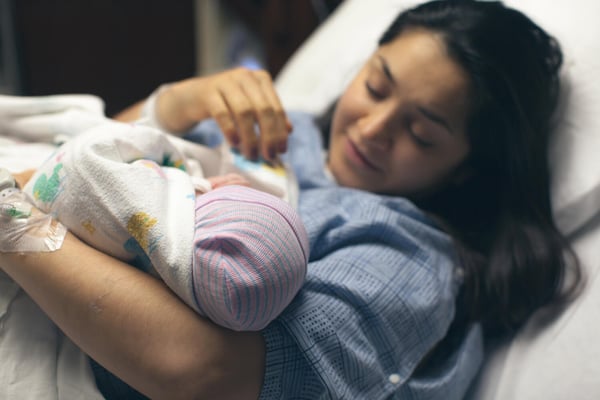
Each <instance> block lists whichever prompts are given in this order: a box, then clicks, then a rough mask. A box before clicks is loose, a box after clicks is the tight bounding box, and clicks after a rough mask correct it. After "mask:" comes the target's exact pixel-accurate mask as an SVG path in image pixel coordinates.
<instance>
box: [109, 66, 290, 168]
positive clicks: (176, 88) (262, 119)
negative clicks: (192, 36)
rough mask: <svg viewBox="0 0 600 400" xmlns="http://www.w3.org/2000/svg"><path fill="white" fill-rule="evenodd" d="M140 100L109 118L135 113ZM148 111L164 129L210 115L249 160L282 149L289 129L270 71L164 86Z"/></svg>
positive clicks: (132, 117) (271, 156)
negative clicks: (152, 111)
mask: <svg viewBox="0 0 600 400" xmlns="http://www.w3.org/2000/svg"><path fill="white" fill-rule="evenodd" d="M144 104H145V103H144V102H143V101H142V102H139V103H137V104H134V105H133V106H131V107H129V108H128V109H126V110H124V111H123V112H121V113H119V114H117V115H116V116H115V119H117V120H120V121H133V120H135V119H137V118H139V117H140V116H141V113H142V109H143V107H144ZM154 112H155V117H156V120H157V121H159V123H160V125H162V126H163V127H164V128H165V129H166V130H168V131H169V132H186V131H188V130H189V129H190V128H192V127H193V126H194V125H195V124H196V123H198V122H199V121H203V120H205V119H207V118H214V119H215V121H216V122H217V124H218V125H219V127H220V128H221V130H222V131H223V134H224V135H225V137H226V138H227V139H228V141H229V142H230V143H231V145H233V146H234V147H238V148H239V149H240V150H241V152H242V153H243V154H244V155H245V156H246V157H248V158H250V159H254V158H256V157H257V156H258V155H259V154H260V155H262V157H263V158H265V159H267V160H273V159H274V158H275V157H276V156H277V154H279V153H283V152H285V151H286V149H287V137H288V134H289V133H290V131H291V129H292V126H291V123H290V121H289V119H288V118H287V116H286V113H285V111H284V110H283V106H282V105H281V102H280V100H279V96H278V95H277V93H276V92H275V88H274V86H273V82H272V80H271V76H270V75H269V74H268V72H266V71H262V70H258V71H255V70H249V69H245V68H236V69H232V70H227V71H224V72H221V73H218V74H215V75H209V76H205V77H195V78H190V79H185V80H182V81H179V82H176V83H173V84H171V85H168V86H165V87H164V88H163V90H160V91H159V92H158V96H157V98H156V103H155V109H154ZM257 128H258V133H259V134H258V135H257V134H256V129H257Z"/></svg>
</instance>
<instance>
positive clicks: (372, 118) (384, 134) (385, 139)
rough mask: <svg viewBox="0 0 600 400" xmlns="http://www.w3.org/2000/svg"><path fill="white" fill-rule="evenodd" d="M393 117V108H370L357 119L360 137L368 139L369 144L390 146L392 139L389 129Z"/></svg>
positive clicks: (392, 135) (391, 131)
mask: <svg viewBox="0 0 600 400" xmlns="http://www.w3.org/2000/svg"><path fill="white" fill-rule="evenodd" d="M393 117H394V110H391V109H387V110H386V109H378V110H371V111H370V112H369V113H368V114H366V115H364V116H363V117H362V118H360V119H359V120H358V123H357V128H358V133H359V134H360V137H361V139H363V140H366V141H369V142H370V143H371V145H376V146H380V147H390V146H391V144H392V142H393V139H394V134H393V130H392V129H391V127H392V125H393V124H392V120H393Z"/></svg>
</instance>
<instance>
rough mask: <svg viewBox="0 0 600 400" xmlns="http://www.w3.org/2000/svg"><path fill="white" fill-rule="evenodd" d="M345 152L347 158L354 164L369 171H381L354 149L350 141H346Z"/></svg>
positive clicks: (356, 148)
mask: <svg viewBox="0 0 600 400" xmlns="http://www.w3.org/2000/svg"><path fill="white" fill-rule="evenodd" d="M346 151H347V154H348V156H349V158H350V159H351V160H352V161H353V162H354V163H355V164H359V165H362V166H364V167H367V168H368V169H370V170H373V171H377V172H382V171H383V170H382V169H381V168H379V167H378V166H377V165H375V164H374V163H373V162H372V161H371V160H369V159H368V158H367V157H366V156H365V155H364V154H363V153H362V152H361V151H360V150H359V149H358V147H356V145H355V144H354V142H352V140H350V139H348V140H346Z"/></svg>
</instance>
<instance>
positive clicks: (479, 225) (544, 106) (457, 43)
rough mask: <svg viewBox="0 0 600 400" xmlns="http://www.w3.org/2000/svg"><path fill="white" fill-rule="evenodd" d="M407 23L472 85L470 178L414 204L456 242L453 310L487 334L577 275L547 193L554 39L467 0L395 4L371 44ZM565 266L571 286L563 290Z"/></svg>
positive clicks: (490, 5)
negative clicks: (458, 283)
mask: <svg viewBox="0 0 600 400" xmlns="http://www.w3.org/2000/svg"><path fill="white" fill-rule="evenodd" d="M415 28H424V29H427V30H429V31H432V32H434V33H436V34H439V35H440V37H441V38H443V40H444V43H445V45H446V49H447V51H448V54H449V56H450V57H451V58H452V59H453V60H455V61H456V62H457V63H458V64H459V65H461V66H462V67H463V68H464V70H465V71H466V72H467V73H468V75H469V76H470V80H471V82H470V83H471V86H472V93H473V105H472V109H471V112H470V115H469V117H468V121H467V137H468V140H469V143H470V145H471V153H470V155H469V157H468V160H467V163H468V165H469V167H470V170H472V171H473V172H474V173H473V176H472V177H471V178H470V179H468V180H467V181H466V182H464V183H463V184H461V185H453V186H450V187H448V188H446V189H444V190H442V192H441V193H436V194H435V195H433V196H431V197H430V198H428V199H425V200H423V201H419V202H418V204H419V205H420V206H421V207H422V208H423V209H425V210H426V211H428V212H430V213H432V214H434V215H435V216H437V217H439V218H440V219H441V220H442V221H443V223H444V225H445V226H446V227H447V229H448V230H449V231H450V232H451V233H452V234H453V237H454V238H455V241H456V243H457V245H458V249H459V256H460V260H461V263H462V266H463V270H464V272H465V285H463V292H462V293H461V296H460V297H459V301H460V302H462V304H461V306H460V307H459V309H462V310H466V314H465V315H466V319H467V320H478V321H482V322H483V325H484V327H485V328H486V331H487V332H488V333H489V334H500V333H505V332H507V331H512V330H515V329H516V328H518V327H519V326H521V325H522V324H523V323H524V321H525V320H526V319H527V318H528V317H529V316H530V315H531V314H532V313H533V312H534V311H535V310H537V309H538V308H540V307H541V306H543V305H546V304H549V303H554V304H558V303H560V302H564V300H565V299H567V298H568V297H569V295H570V294H572V293H573V292H574V290H575V287H576V286H577V283H578V282H579V281H580V268H579V265H578V263H577V260H576V257H575V255H574V253H573V252H572V251H571V249H570V247H569V244H568V242H567V240H566V239H565V238H564V237H563V235H562V234H561V233H560V232H559V231H558V229H557V228H556V226H555V224H554V221H553V219H552V209H551V201H550V178H549V167H548V159H547V154H548V141H549V136H550V131H551V117H552V114H553V112H554V109H555V108H556V105H557V101H558V93H559V70H560V67H561V64H562V53H561V50H560V46H559V44H558V43H557V41H556V40H555V39H554V38H553V37H551V36H550V35H548V34H547V33H546V32H544V30H542V29H541V28H540V27H538V26H537V25H536V24H535V23H534V22H532V21H531V20H530V19H529V18H528V17H526V16H525V15H523V14H522V13H520V12H518V11H516V10H513V9H510V8H507V7H505V6H504V5H502V4H501V3H500V2H489V1H485V2H484V1H472V0H471V1H468V0H455V1H451V0H448V1H433V2H429V3H425V4H422V5H419V6H417V7H415V8H413V9H410V10H408V11H405V12H403V13H402V14H400V15H399V16H398V17H397V19H396V20H395V21H394V22H393V23H392V25H391V26H390V28H389V29H388V30H387V31H386V32H385V33H384V35H383V36H382V38H381V40H380V44H385V43H388V42H390V41H392V40H393V39H395V38H396V37H397V36H398V35H399V34H401V33H402V32H403V31H406V30H409V29H415ZM567 255H569V257H567ZM570 260H573V263H571V262H570ZM570 265H572V266H573V268H574V271H575V274H574V276H575V279H574V280H573V282H574V284H573V285H571V286H570V287H568V288H565V285H564V284H563V283H564V276H565V273H566V269H567V266H570Z"/></svg>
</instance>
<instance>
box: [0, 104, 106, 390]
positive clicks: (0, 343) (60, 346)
mask: <svg viewBox="0 0 600 400" xmlns="http://www.w3.org/2000/svg"><path fill="white" fill-rule="evenodd" d="M51 100H52V102H53V104H57V105H59V106H58V107H57V108H56V109H55V110H54V111H53V113H52V114H53V116H54V118H55V120H57V121H59V122H60V124H63V123H65V124H66V125H71V126H73V127H76V126H77V123H76V121H74V119H73V118H74V117H75V116H78V115H81V113H82V112H83V113H85V114H87V113H88V112H89V113H91V114H92V115H97V116H101V113H102V107H101V102H100V100H99V99H93V98H90V97H88V96H61V97H56V98H53V99H51ZM0 103H1V101H0ZM86 104H87V105H91V107H87V106H82V105H86ZM27 110H28V111H26V112H34V110H35V109H34V108H32V107H27ZM73 110H77V111H76V112H73ZM0 114H1V112H0ZM4 117H6V116H4ZM56 117H58V119H56ZM0 120H3V121H4V122H5V121H6V119H2V118H0ZM36 121H38V120H37V119H31V120H29V119H26V120H25V121H24V125H23V124H21V125H19V126H8V125H6V124H4V123H3V122H0V167H3V168H7V169H8V170H10V171H12V172H19V171H23V170H26V169H30V168H35V167H37V166H38V165H39V164H40V163H41V162H42V161H43V160H45V159H46V157H48V156H49V155H50V154H51V153H52V152H53V151H54V149H55V147H54V145H53V144H52V142H53V141H54V139H55V136H56V135H55V132H51V131H48V130H46V129H45V128H43V124H42V125H38V128H41V129H38V128H36V127H35V125H37V122H36ZM71 122H74V123H73V124H71ZM24 126H27V127H28V128H31V130H30V132H31V133H36V134H39V136H38V137H37V140H39V142H36V143H25V142H22V141H19V140H17V139H15V137H16V136H19V137H22V135H19V132H20V129H21V128H22V127H24ZM65 132H66V133H67V134H68V130H67V131H65ZM56 133H57V132H56ZM0 360H1V361H0V362H1V366H0V399H19V400H72V399H82V400H100V399H103V396H102V395H101V394H100V392H99V391H98V390H97V388H96V385H95V383H94V377H93V374H92V372H91V369H90V366H89V363H88V359H87V357H86V356H85V354H84V353H83V352H81V350H79V348H77V347H76V346H75V345H74V344H73V343H72V342H71V341H70V340H69V339H68V338H67V337H65V336H64V335H63V334H62V333H61V332H60V331H59V330H58V329H57V328H56V326H55V325H54V324H53V323H52V322H51V321H50V320H49V319H48V318H47V317H46V315H45V314H44V313H43V312H42V311H41V310H40V308H39V307H38V306H37V305H36V304H35V303H34V302H33V301H32V300H31V299H30V298H29V296H27V294H26V293H25V292H23V290H21V289H20V288H19V286H18V285H17V284H15V283H14V282H13V281H12V280H11V279H10V278H9V277H8V276H7V275H6V274H4V273H3V272H1V271H0Z"/></svg>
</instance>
